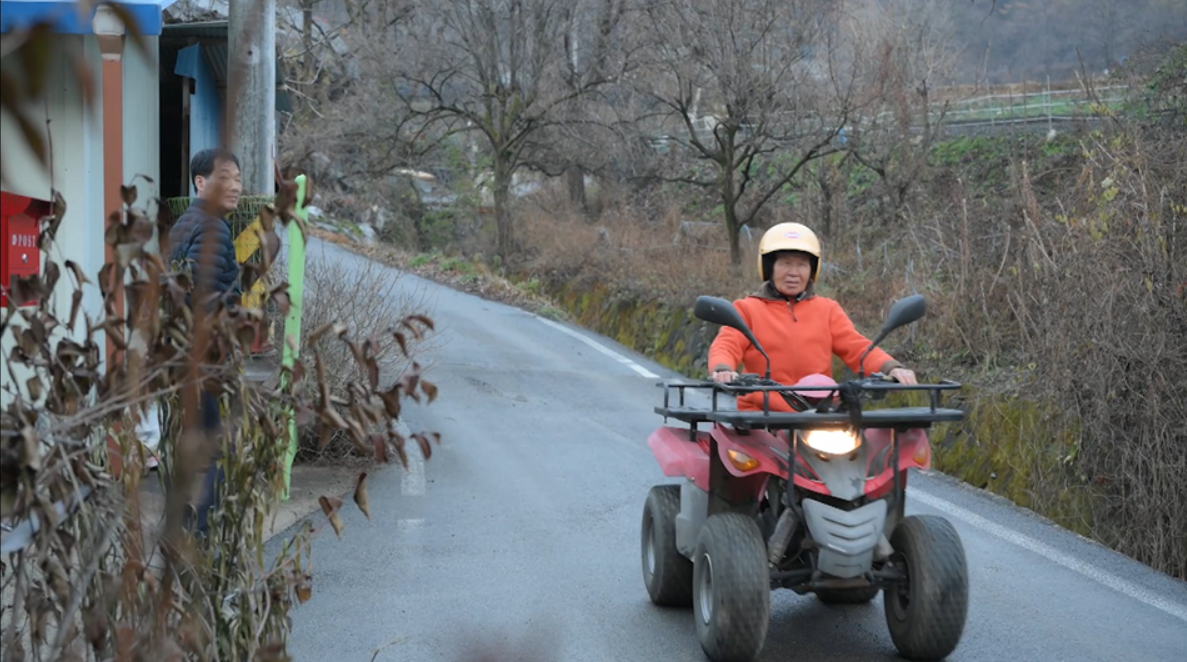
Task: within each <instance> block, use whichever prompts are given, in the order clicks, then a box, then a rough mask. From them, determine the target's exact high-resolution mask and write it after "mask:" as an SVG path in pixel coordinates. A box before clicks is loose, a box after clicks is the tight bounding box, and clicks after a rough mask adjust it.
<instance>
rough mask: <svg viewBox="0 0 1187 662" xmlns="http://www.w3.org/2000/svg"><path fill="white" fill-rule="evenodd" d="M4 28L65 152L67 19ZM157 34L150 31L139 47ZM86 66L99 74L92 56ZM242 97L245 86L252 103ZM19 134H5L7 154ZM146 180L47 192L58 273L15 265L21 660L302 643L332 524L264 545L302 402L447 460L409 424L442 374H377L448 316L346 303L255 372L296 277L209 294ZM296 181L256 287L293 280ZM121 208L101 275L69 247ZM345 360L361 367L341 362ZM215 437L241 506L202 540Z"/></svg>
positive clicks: (361, 441)
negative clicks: (295, 624)
mask: <svg viewBox="0 0 1187 662" xmlns="http://www.w3.org/2000/svg"><path fill="white" fill-rule="evenodd" d="M4 43H5V45H4V50H5V65H6V66H5V71H4V78H3V83H4V97H3V105H4V113H5V114H6V115H10V114H11V116H12V119H13V120H14V121H15V122H16V123H17V125H18V126H21V127H22V128H23V129H25V137H26V139H27V142H28V144H29V147H30V148H31V149H32V150H33V151H34V152H35V153H36V154H38V155H39V156H41V157H42V159H43V165H45V166H48V158H49V157H48V156H47V155H48V153H49V149H48V144H49V143H50V142H51V141H52V138H53V136H52V134H51V135H48V136H47V135H45V134H43V132H42V131H41V128H40V127H38V126H37V123H36V120H35V119H33V118H34V117H35V115H33V114H31V113H34V112H35V110H31V109H38V108H41V107H43V105H44V95H45V94H46V93H47V92H48V91H49V90H50V89H51V88H52V86H51V85H49V83H48V81H47V78H46V77H47V76H48V75H49V74H50V72H51V70H50V69H47V68H46V67H45V66H44V63H46V62H48V61H49V56H48V51H49V49H51V48H54V47H55V43H57V42H54V41H53V40H52V30H51V28H50V26H49V25H34V26H30V27H29V28H27V29H15V30H13V31H11V32H7V33H5V35H4ZM138 47H143V44H141V43H140V42H139V40H138V39H135V38H131V37H130V38H129V45H128V48H138ZM10 50H11V51H12V52H11V55H10V54H9V53H10ZM10 58H11V59H10ZM10 62H11V63H12V65H13V66H12V68H9V67H8V65H9V63H10ZM71 71H72V72H74V73H73V75H77V76H89V75H90V74H91V73H92V72H90V71H89V70H88V67H87V65H86V63H85V62H82V61H79V62H77V66H76V67H75V68H73V69H71ZM79 88H80V89H83V90H88V91H91V90H93V88H92V87H91V86H90V85H89V84H83V83H82V82H80V83H79ZM236 94H237V92H236V90H234V89H232V90H229V91H228V96H229V106H230V107H231V109H232V110H231V112H234V110H233V109H234V108H235V105H236V103H235V100H236ZM86 101H87V103H91V104H92V105H93V101H94V99H87V100H86ZM6 119H7V118H6ZM51 131H52V127H50V130H47V131H46V132H45V133H51ZM145 139H146V140H150V141H151V140H155V139H156V137H155V136H146V138H145ZM13 146H14V145H10V144H9V143H8V142H7V140H6V143H5V145H4V150H5V152H4V153H5V155H8V154H10V153H11V152H9V150H10V149H11V148H12V147H13ZM3 165H4V167H8V166H9V165H10V164H9V163H8V162H7V161H6V162H5V163H4V164H3ZM137 184H138V182H137V181H131V182H128V183H127V185H125V186H124V187H123V188H122V199H123V204H122V206H121V209H119V210H117V211H112V212H111V213H110V214H107V212H106V211H105V210H103V209H84V208H68V207H67V205H66V203H65V201H64V200H63V199H62V198H61V196H60V195H57V194H55V193H53V192H48V191H47V192H46V195H47V196H49V197H50V198H52V199H53V200H54V204H53V207H52V208H51V209H48V210H45V212H44V213H43V214H41V217H40V218H39V225H38V229H39V238H38V248H39V249H40V251H41V253H42V258H43V262H42V270H41V274H40V275H37V276H33V277H29V278H19V279H14V281H13V282H12V286H11V289H10V291H9V293H8V294H9V301H10V304H9V306H8V308H7V309H6V310H4V311H3V313H2V315H3V322H2V326H0V334H2V335H3V336H4V341H5V352H6V356H5V357H4V367H3V370H4V372H5V379H4V386H3V388H4V391H5V394H4V395H5V403H6V404H5V406H4V409H3V412H2V413H0V419H2V437H0V522H2V523H3V524H4V532H5V533H4V551H3V556H2V557H0V651H2V655H0V657H3V659H4V660H13V661H14V662H15V661H20V660H55V661H57V660H78V661H90V660H95V661H99V660H105V661H106V660H116V661H132V660H195V661H207V660H209V661H213V660H252V661H256V662H280V661H282V660H288V659H289V657H288V655H287V652H286V640H287V635H288V632H289V631H290V629H291V620H290V619H289V618H288V612H289V610H290V609H291V608H292V607H293V606H294V605H296V604H298V603H301V602H305V601H307V600H309V599H311V598H312V597H313V595H312V572H313V569H312V567H311V565H310V558H309V541H310V536H311V534H312V525H311V524H308V523H307V524H306V525H305V526H303V527H301V529H300V530H299V531H296V532H295V533H293V535H291V536H288V537H286V538H284V539H283V540H282V541H281V544H280V546H279V549H278V550H277V551H276V552H275V553H274V554H269V553H268V551H267V550H266V548H265V542H266V541H265V534H264V532H265V531H266V530H267V528H268V527H267V526H266V524H265V522H266V521H267V520H268V518H269V517H271V516H272V515H273V514H274V513H275V511H276V506H277V504H278V501H279V499H280V498H281V494H282V490H283V478H282V476H283V472H282V470H281V469H282V466H283V464H284V462H285V456H286V454H287V449H288V435H287V434H286V432H285V431H286V429H287V426H288V423H289V421H290V420H292V419H293V418H294V417H295V419H296V420H297V421H298V422H299V423H300V424H301V425H302V426H303V427H306V428H312V429H315V430H317V432H318V434H319V435H320V436H322V437H323V438H324V437H328V438H331V439H335V438H338V437H339V436H345V437H346V438H347V439H349V440H350V442H351V443H352V444H353V445H354V447H355V448H358V449H363V450H365V452H366V453H368V454H370V455H372V456H373V457H374V458H375V459H377V460H378V461H380V462H384V463H387V462H395V461H398V460H401V461H402V460H403V459H404V455H405V448H406V445H407V444H413V443H415V444H418V445H419V446H420V447H421V449H422V453H423V454H424V455H425V456H426V457H429V456H430V455H431V446H430V444H431V443H432V440H433V439H434V438H435V435H432V434H426V433H417V434H414V435H411V437H409V438H405V437H403V436H400V435H399V434H398V433H397V432H396V431H395V428H394V427H393V425H394V423H395V422H396V420H397V419H398V417H399V413H400V407H401V405H402V403H403V402H404V401H405V400H406V399H408V398H415V399H418V400H420V401H432V400H433V398H434V397H435V395H436V388H435V387H434V386H433V385H432V384H431V383H429V382H427V381H425V380H423V379H420V378H419V375H418V373H417V372H416V371H415V370H414V369H406V370H404V371H403V372H402V373H400V375H399V378H398V379H394V380H384V381H383V382H381V381H380V380H379V379H378V377H377V375H378V374H379V371H380V368H381V364H382V363H383V362H384V361H385V360H389V359H392V360H399V358H400V357H399V355H397V354H396V350H393V347H394V346H400V347H401V351H402V348H403V346H404V345H407V344H409V343H408V342H406V341H407V340H408V339H415V338H420V337H424V336H426V335H427V334H428V333H430V332H431V330H432V326H433V325H432V320H431V319H429V318H428V317H425V316H423V315H419V314H417V311H415V310H412V309H406V310H402V311H399V314H400V316H399V317H394V316H393V317H389V318H386V319H385V320H384V321H383V325H379V324H368V320H337V319H334V320H327V321H326V323H325V324H323V325H321V326H320V327H318V328H316V329H314V330H312V331H311V332H310V333H309V334H308V335H307V336H306V346H305V349H304V350H303V353H302V355H301V358H300V359H299V360H297V361H296V363H295V364H294V365H293V367H292V369H291V370H288V369H285V370H282V371H281V373H280V374H279V375H277V377H278V378H277V379H271V380H265V381H258V380H254V379H251V378H250V377H249V376H248V375H247V373H246V371H245V369H244V368H245V360H246V357H247V355H248V354H249V353H250V348H251V346H252V345H253V342H254V341H255V339H256V338H257V336H258V335H260V334H263V333H264V332H265V328H266V327H267V311H272V310H274V311H277V312H278V314H279V315H281V316H283V315H285V314H287V312H288V310H289V305H290V301H289V298H288V294H287V291H288V288H287V284H286V283H285V282H284V281H283V280H282V279H280V280H278V279H276V278H273V279H272V280H271V281H270V287H269V289H268V292H267V301H266V303H265V304H263V305H262V306H261V308H246V307H239V306H219V307H218V308H217V309H215V310H214V311H212V312H204V311H206V308H205V307H204V306H197V307H196V310H197V311H198V312H197V313H196V314H195V313H194V312H191V310H190V308H189V307H188V306H187V305H186V304H185V301H186V296H187V294H192V295H193V298H194V300H195V301H201V300H202V298H203V296H204V294H205V292H203V291H202V289H201V288H199V289H198V290H197V291H194V285H193V281H192V280H191V278H190V275H189V274H186V273H183V272H178V271H175V270H174V269H173V268H172V267H171V266H170V265H167V264H166V262H165V260H164V259H163V258H162V255H163V254H164V255H167V254H168V248H169V247H168V245H167V240H166V238H167V235H168V230H169V227H170V225H171V223H172V222H173V220H174V217H173V215H172V214H171V213H170V212H169V209H168V205H167V204H164V202H163V201H160V200H148V199H144V198H143V197H141V195H140V193H139V191H140V190H143V189H140V188H138V186H137ZM279 184H280V190H279V191H278V193H277V195H276V196H275V200H274V202H273V204H271V205H269V206H267V207H265V208H263V209H261V211H260V220H261V222H262V226H263V231H262V235H261V239H262V241H263V244H264V250H263V253H264V259H263V260H262V262H261V263H260V264H258V265H245V269H246V270H247V272H248V276H247V281H248V282H247V283H246V285H247V286H250V284H251V283H252V282H253V281H254V280H255V279H258V278H260V277H262V276H264V275H271V276H273V277H275V276H276V274H275V272H274V271H273V270H272V269H273V267H274V265H273V264H272V261H273V259H275V258H276V256H277V251H278V249H279V246H280V243H279V239H278V236H277V233H278V232H282V231H286V230H287V229H288V227H289V225H290V224H293V223H301V221H300V220H299V219H298V218H297V216H296V214H295V210H296V207H297V205H298V200H297V187H296V185H295V184H294V182H292V181H281V182H279ZM96 186H98V184H96ZM104 217H106V218H107V228H108V230H107V233H106V238H105V240H106V244H107V247H108V248H109V253H108V255H109V256H111V257H109V260H110V261H109V262H108V263H107V264H106V265H105V266H104V267H103V268H102V269H101V270H99V271H96V272H94V273H89V272H87V271H86V270H84V269H83V268H82V267H80V265H79V264H78V263H77V262H76V261H73V260H72V259H70V257H71V256H65V257H63V256H62V251H61V250H60V248H59V246H58V244H57V241H56V240H57V238H58V237H60V236H63V235H64V234H65V233H69V232H71V231H72V230H71V228H73V227H77V224H81V223H91V222H94V221H95V219H100V218H104ZM158 242H159V243H160V244H164V245H159V244H158ZM211 253H213V251H211ZM245 289H246V288H245ZM25 304H29V305H25ZM395 314H396V312H393V315H395ZM352 322H359V325H358V326H357V327H355V328H352V327H350V326H347V324H349V323H352ZM356 334H357V335H356ZM329 361H333V362H335V364H336V366H335V367H338V366H339V365H340V366H342V368H343V369H342V372H340V373H337V374H327V371H326V365H327V363H328V362H329ZM346 366H351V367H350V368H346ZM202 390H205V391H208V392H210V393H213V394H214V395H215V396H216V397H217V398H218V400H219V402H220V405H221V408H222V410H223V421H224V423H225V425H226V427H227V428H228V434H226V435H219V436H217V437H215V436H209V435H208V434H207V433H205V432H203V431H202V428H201V426H200V424H199V405H198V403H199V393H200V391H202ZM153 401H156V402H158V403H160V404H161V409H162V410H163V412H165V414H164V416H163V419H164V423H165V424H164V426H163V427H164V428H165V429H164V435H163V439H162V441H161V450H162V451H163V455H164V456H165V457H166V458H167V459H168V461H167V462H166V463H165V466H164V467H163V468H162V471H161V472H160V473H161V474H162V475H163V477H164V481H165V483H166V484H167V485H168V489H166V490H165V499H164V501H165V503H164V508H163V509H161V508H159V507H155V508H154V507H152V506H151V504H150V503H149V499H147V498H146V490H144V489H142V481H143V480H145V478H144V473H143V472H142V471H141V470H140V469H141V467H143V466H144V461H145V456H144V451H143V447H142V446H141V445H140V443H139V440H138V439H137V438H136V436H135V434H133V429H134V427H135V425H136V422H137V420H138V419H139V418H140V417H141V416H143V415H144V414H145V412H146V409H145V408H146V406H147V405H148V404H149V403H151V402H153ZM216 451H218V452H221V453H222V454H223V456H224V458H225V459H224V460H223V463H224V468H225V471H226V474H227V480H226V486H225V495H224V501H223V503H224V505H229V506H232V507H224V508H220V509H217V510H215V511H214V512H213V513H212V522H211V524H210V530H209V535H208V537H207V538H205V539H204V540H201V541H199V540H197V539H195V538H194V537H192V536H191V535H190V534H189V533H188V531H187V530H186V528H185V527H184V525H183V519H184V513H185V510H186V508H187V505H188V501H189V499H190V495H191V494H193V493H195V492H196V486H197V484H198V482H199V479H200V473H201V472H202V471H204V470H205V469H206V467H207V464H208V461H209V458H210V456H211V455H212V454H213V453H214V452H216ZM366 479H367V474H366V472H361V473H360V474H359V476H358V479H357V481H356V483H355V489H354V493H353V497H354V502H355V505H356V506H357V507H358V508H359V509H360V510H361V511H362V512H363V513H364V514H367V516H368V517H369V516H370V509H371V506H370V505H369V502H368V498H367V482H366ZM321 505H322V510H323V512H324V514H325V516H326V518H327V519H328V520H329V524H330V526H331V527H332V528H333V530H334V531H335V533H340V532H341V527H342V520H341V517H340V516H339V511H340V509H341V508H342V506H343V500H342V498H340V495H336V494H330V495H323V496H322V497H321Z"/></svg>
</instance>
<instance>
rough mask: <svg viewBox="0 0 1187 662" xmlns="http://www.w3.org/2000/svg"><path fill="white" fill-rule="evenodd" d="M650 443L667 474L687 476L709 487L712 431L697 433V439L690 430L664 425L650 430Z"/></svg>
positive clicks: (693, 481) (702, 485)
mask: <svg viewBox="0 0 1187 662" xmlns="http://www.w3.org/2000/svg"><path fill="white" fill-rule="evenodd" d="M647 445H648V446H649V447H651V452H652V453H653V454H654V455H655V459H656V461H657V462H659V467H660V469H662V470H663V472H664V475H665V476H669V477H679V478H688V479H689V480H691V481H692V483H693V484H694V485H696V486H697V487H699V488H701V489H702V490H707V489H709V454H708V453H706V452H705V448H706V447H708V445H709V433H707V432H698V433H697V441H695V442H694V441H690V440H689V438H688V430H687V429H684V428H677V427H672V426H664V427H661V428H659V429H658V430H656V431H655V432H652V433H651V436H650V437H648V438H647Z"/></svg>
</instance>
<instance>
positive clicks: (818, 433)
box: [804, 430, 861, 455]
mask: <svg viewBox="0 0 1187 662" xmlns="http://www.w3.org/2000/svg"><path fill="white" fill-rule="evenodd" d="M804 444H806V445H807V446H808V448H811V449H812V450H814V451H819V452H821V453H827V454H829V455H844V454H846V453H852V452H853V451H854V449H856V448H857V447H858V446H860V445H861V439H860V438H859V437H858V436H857V435H855V434H853V433H852V432H849V431H848V430H812V431H811V432H809V433H808V434H806V435H804Z"/></svg>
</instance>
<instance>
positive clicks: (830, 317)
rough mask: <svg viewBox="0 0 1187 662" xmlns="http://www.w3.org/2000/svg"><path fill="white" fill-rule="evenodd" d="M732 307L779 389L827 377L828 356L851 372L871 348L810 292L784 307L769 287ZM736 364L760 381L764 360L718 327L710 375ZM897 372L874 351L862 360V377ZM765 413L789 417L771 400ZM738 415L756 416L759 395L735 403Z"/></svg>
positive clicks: (831, 304) (832, 306)
mask: <svg viewBox="0 0 1187 662" xmlns="http://www.w3.org/2000/svg"><path fill="white" fill-rule="evenodd" d="M734 306H735V307H736V308H737V309H738V312H739V313H741V315H742V319H744V320H746V325H747V326H749V327H750V330H751V331H753V332H754V337H755V338H758V342H759V343H761V344H762V346H763V349H765V350H766V351H767V354H769V355H770V357H771V379H773V380H775V381H777V382H779V383H780V384H789V385H790V384H794V383H796V382H798V381H799V380H800V379H802V378H803V377H805V376H807V375H811V374H814V373H819V374H822V375H828V376H830V377H831V376H832V374H833V367H832V357H833V354H836V355H837V356H839V357H840V358H841V360H842V361H844V362H845V365H847V366H849V368H850V369H852V370H853V371H854V372H856V371H857V367H858V360H859V359H860V358H861V353H862V352H864V351H865V349H866V348H867V347H869V346H870V341H869V340H868V339H867V338H866V337H865V336H863V335H861V334H860V333H858V331H857V329H856V328H854V326H853V322H852V321H850V320H849V316H848V315H846V314H845V311H844V310H842V309H841V305H840V304H838V303H837V302H836V301H834V300H832V299H828V298H825V297H820V296H815V295H813V294H812V293H811V291H809V292H808V294H807V295H806V296H802V297H801V298H800V299H799V300H791V301H789V300H787V299H786V298H784V297H782V296H781V295H777V294H775V293H774V292H773V291H772V290H771V288H770V285H769V284H768V285H767V286H765V287H764V288H763V290H762V291H761V292H759V293H758V294H754V295H751V296H748V297H746V298H745V299H739V300H737V301H735V302H734ZM739 363H741V364H742V371H743V372H750V373H755V374H758V375H762V374H763V372H765V369H766V360H765V359H763V357H762V354H759V353H758V350H757V349H755V348H754V345H751V344H750V341H749V340H747V339H746V336H744V335H742V333H741V332H740V331H737V330H735V329H731V328H730V327H728V326H723V327H721V330H720V331H719V332H718V333H717V338H716V339H714V341H713V344H712V345H711V346H710V347H709V369H710V370H717V369H722V368H724V369H729V370H736V369H737V366H738V364H739ZM901 366H902V364H901V363H899V362H898V361H895V360H894V358H893V357H891V356H890V354H887V353H886V352H884V351H882V350H881V349H878V348H874V350H873V351H872V352H870V354H869V356H867V357H866V360H865V368H866V373H867V374H869V373H870V372H874V371H876V370H881V371H882V372H885V373H889V372H890V370H892V369H894V368H897V367H901ZM770 407H771V411H791V408H790V407H788V406H787V403H786V402H785V401H784V400H783V398H781V397H779V396H777V395H774V394H772V396H771V399H770ZM738 409H740V410H751V411H753V410H761V409H762V394H761V393H750V394H747V395H744V396H741V397H739V398H738Z"/></svg>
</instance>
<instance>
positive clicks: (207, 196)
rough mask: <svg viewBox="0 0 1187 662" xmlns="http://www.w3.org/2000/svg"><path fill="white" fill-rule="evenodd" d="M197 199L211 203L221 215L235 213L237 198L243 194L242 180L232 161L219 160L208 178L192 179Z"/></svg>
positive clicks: (237, 204)
mask: <svg viewBox="0 0 1187 662" xmlns="http://www.w3.org/2000/svg"><path fill="white" fill-rule="evenodd" d="M194 188H195V189H197V190H198V197H199V198H202V199H203V200H206V201H208V202H210V203H212V204H213V205H214V206H215V207H217V208H218V210H219V211H220V212H221V213H223V214H228V213H230V212H233V211H235V209H236V208H237V207H238V206H239V196H240V195H241V194H242V193H243V178H242V177H241V176H240V173H239V166H237V165H235V162H234V161H228V160H225V159H219V160H217V161H215V162H214V172H212V173H210V176H209V177H203V176H201V175H199V176H197V177H195V178H194Z"/></svg>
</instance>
